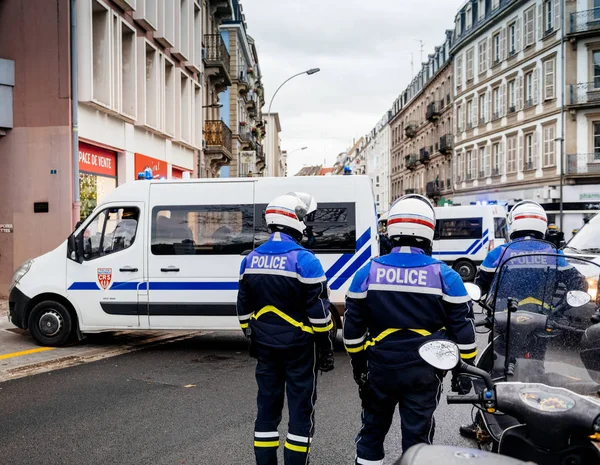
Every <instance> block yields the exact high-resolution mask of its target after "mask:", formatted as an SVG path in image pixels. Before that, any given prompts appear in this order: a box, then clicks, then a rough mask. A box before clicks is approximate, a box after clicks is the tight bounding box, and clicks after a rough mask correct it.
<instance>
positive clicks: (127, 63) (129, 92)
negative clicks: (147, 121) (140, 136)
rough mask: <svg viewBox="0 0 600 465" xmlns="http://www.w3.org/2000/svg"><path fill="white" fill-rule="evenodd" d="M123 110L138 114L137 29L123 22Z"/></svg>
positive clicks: (129, 114)
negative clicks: (136, 97) (136, 96)
mask: <svg viewBox="0 0 600 465" xmlns="http://www.w3.org/2000/svg"><path fill="white" fill-rule="evenodd" d="M120 70H121V102H122V106H121V111H122V112H123V113H124V114H126V115H128V116H130V117H132V118H135V116H136V99H135V95H136V82H137V76H136V66H135V30H133V29H131V28H130V27H129V26H128V25H127V23H125V22H124V21H123V22H121V66H120Z"/></svg>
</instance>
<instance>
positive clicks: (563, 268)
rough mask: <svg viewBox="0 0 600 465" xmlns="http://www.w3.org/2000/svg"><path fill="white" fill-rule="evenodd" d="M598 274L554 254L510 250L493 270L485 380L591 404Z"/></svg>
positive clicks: (598, 372) (597, 348)
mask: <svg viewBox="0 0 600 465" xmlns="http://www.w3.org/2000/svg"><path fill="white" fill-rule="evenodd" d="M599 277H600V266H599V265H597V264H595V263H593V262H590V261H587V260H584V259H578V258H575V257H570V256H565V255H563V254H562V253H561V252H559V253H542V252H531V251H522V250H520V251H517V250H512V251H510V254H509V255H508V256H506V257H505V258H504V259H503V260H502V263H501V265H500V266H499V267H498V269H497V272H496V277H495V280H494V283H493V285H492V290H491V292H490V296H489V297H488V304H490V306H491V308H493V309H494V312H493V314H492V317H493V329H492V333H491V337H492V345H491V348H492V353H493V360H490V364H491V365H492V366H493V369H492V376H493V377H494V378H495V379H497V380H506V381H520V382H535V383H543V384H547V385H550V386H555V387H563V388H567V389H569V390H572V391H574V392H577V393H580V394H585V395H595V396H598V389H600V385H599V383H600V324H598V322H597V318H598V314H597V312H598V304H599V302H600V301H599V300H598V282H599Z"/></svg>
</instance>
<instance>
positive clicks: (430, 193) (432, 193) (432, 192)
mask: <svg viewBox="0 0 600 465" xmlns="http://www.w3.org/2000/svg"><path fill="white" fill-rule="evenodd" d="M425 192H426V193H427V197H431V198H439V197H440V195H441V193H442V188H441V187H440V185H439V183H436V182H435V181H430V182H428V183H427V185H426V186H425Z"/></svg>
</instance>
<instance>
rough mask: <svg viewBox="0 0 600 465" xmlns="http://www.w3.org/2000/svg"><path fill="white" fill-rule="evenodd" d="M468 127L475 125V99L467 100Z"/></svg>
mask: <svg viewBox="0 0 600 465" xmlns="http://www.w3.org/2000/svg"><path fill="white" fill-rule="evenodd" d="M467 127H468V128H469V129H470V128H472V127H473V100H469V101H468V102H467Z"/></svg>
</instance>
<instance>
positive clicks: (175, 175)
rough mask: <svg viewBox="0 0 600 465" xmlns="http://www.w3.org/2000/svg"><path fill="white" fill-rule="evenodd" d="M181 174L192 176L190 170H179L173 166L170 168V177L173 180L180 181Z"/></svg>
mask: <svg viewBox="0 0 600 465" xmlns="http://www.w3.org/2000/svg"><path fill="white" fill-rule="evenodd" d="M183 173H189V174H190V175H191V174H192V172H191V171H190V170H186V169H185V168H179V167H178V166H174V165H173V166H172V167H171V177H172V178H173V179H182V178H183Z"/></svg>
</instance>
